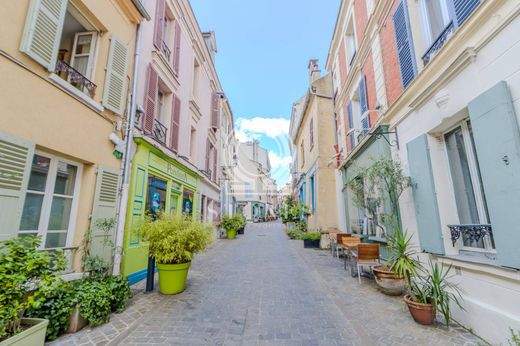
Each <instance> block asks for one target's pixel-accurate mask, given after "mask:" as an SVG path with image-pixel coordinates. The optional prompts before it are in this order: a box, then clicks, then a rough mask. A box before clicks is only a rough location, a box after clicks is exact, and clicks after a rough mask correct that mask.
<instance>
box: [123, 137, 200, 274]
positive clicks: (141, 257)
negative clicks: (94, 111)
mask: <svg viewBox="0 0 520 346" xmlns="http://www.w3.org/2000/svg"><path fill="white" fill-rule="evenodd" d="M135 142H136V144H137V149H136V153H135V155H134V158H133V163H132V177H131V181H130V191H129V198H128V209H127V216H126V229H125V240H124V246H123V265H122V272H123V274H124V275H126V276H128V279H129V280H130V283H131V284H133V283H136V282H138V281H140V280H142V279H144V278H145V277H146V271H147V263H148V245H147V244H146V242H145V241H144V240H143V238H142V235H141V231H140V223H141V221H142V220H143V218H144V216H145V215H150V214H151V215H154V214H157V213H167V214H171V215H181V213H184V214H185V215H188V216H191V217H193V218H197V217H198V215H197V210H198V203H199V198H200V192H199V186H200V177H199V175H198V174H197V173H196V172H194V171H193V170H190V169H189V168H187V167H185V166H184V165H182V164H180V163H179V162H177V161H176V160H174V159H172V158H170V157H168V156H167V155H166V154H164V153H163V152H161V151H160V150H159V149H157V148H155V147H154V146H152V145H150V144H149V143H148V142H146V141H145V140H144V139H142V138H136V140H135Z"/></svg>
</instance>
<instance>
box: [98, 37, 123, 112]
mask: <svg viewBox="0 0 520 346" xmlns="http://www.w3.org/2000/svg"><path fill="white" fill-rule="evenodd" d="M128 55H129V50H128V46H127V45H125V44H124V43H123V42H121V41H120V40H119V39H117V38H116V37H114V36H112V43H111V44H110V52H109V55H108V64H107V74H106V78H105V88H104V89H105V90H104V91H103V106H105V108H107V109H109V110H111V111H113V112H114V113H116V114H119V115H123V110H124V108H125V95H126V93H125V91H126V75H127V68H128Z"/></svg>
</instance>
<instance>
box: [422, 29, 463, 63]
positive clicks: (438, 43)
mask: <svg viewBox="0 0 520 346" xmlns="http://www.w3.org/2000/svg"><path fill="white" fill-rule="evenodd" d="M453 32H455V25H454V24H453V21H451V22H450V23H449V24H448V25H447V26H446V27H445V28H444V30H442V32H441V34H440V35H439V37H437V39H436V40H435V41H434V42H433V44H432V45H431V46H430V48H428V50H427V51H426V53H425V54H424V55H423V57H422V60H423V63H424V65H427V64H428V63H429V62H430V61H431V60H432V59H433V57H434V56H435V54H437V51H439V49H441V48H442V46H444V43H446V41H447V40H448V38H449V37H450V36H451V34H453Z"/></svg>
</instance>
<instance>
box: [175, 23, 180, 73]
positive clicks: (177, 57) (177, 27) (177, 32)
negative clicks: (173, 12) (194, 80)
mask: <svg viewBox="0 0 520 346" xmlns="http://www.w3.org/2000/svg"><path fill="white" fill-rule="evenodd" d="M180 59H181V26H180V25H179V21H177V20H176V21H175V38H174V42H173V71H175V73H176V74H179V63H180Z"/></svg>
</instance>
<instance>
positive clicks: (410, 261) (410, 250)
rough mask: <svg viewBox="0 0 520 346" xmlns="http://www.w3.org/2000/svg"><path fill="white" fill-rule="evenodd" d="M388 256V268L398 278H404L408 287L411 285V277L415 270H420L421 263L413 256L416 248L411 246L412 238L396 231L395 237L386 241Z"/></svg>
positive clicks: (406, 233)
mask: <svg viewBox="0 0 520 346" xmlns="http://www.w3.org/2000/svg"><path fill="white" fill-rule="evenodd" d="M388 247H389V249H390V255H389V257H388V261H387V262H388V267H389V269H390V270H391V271H393V272H394V273H395V274H396V275H397V276H398V277H400V278H405V279H406V282H407V283H408V286H410V285H411V280H412V277H413V276H415V275H416V273H417V269H418V268H421V263H420V262H419V260H418V259H417V258H414V256H415V255H416V254H417V248H416V247H415V246H414V245H413V244H412V236H411V235H410V236H408V232H405V233H403V232H401V231H400V230H397V231H396V232H395V235H393V236H390V237H389V239H388Z"/></svg>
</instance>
